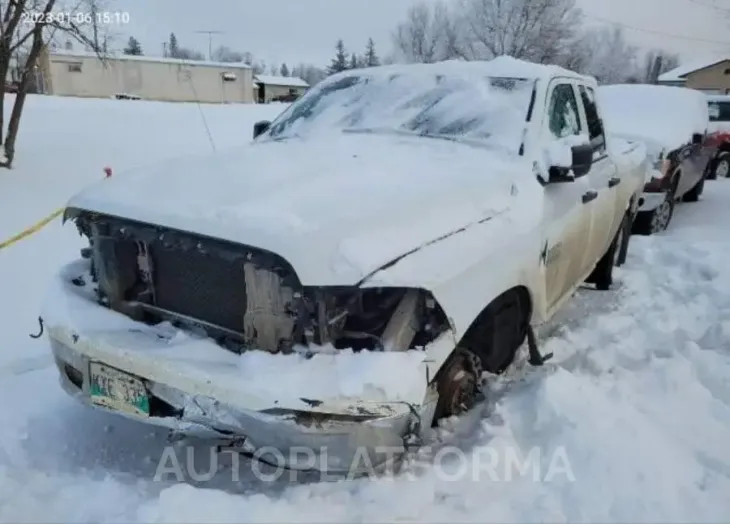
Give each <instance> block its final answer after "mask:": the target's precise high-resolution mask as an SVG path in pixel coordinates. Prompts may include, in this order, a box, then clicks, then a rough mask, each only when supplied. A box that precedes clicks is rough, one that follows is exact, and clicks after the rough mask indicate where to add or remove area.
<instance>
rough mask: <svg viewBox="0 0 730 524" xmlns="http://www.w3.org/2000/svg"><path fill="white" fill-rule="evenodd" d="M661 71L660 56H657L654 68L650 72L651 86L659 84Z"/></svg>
mask: <svg viewBox="0 0 730 524" xmlns="http://www.w3.org/2000/svg"><path fill="white" fill-rule="evenodd" d="M661 70H662V55H661V54H659V55H657V57H656V59H655V60H654V67H653V68H652V70H651V83H652V84H658V83H659V73H660V72H661Z"/></svg>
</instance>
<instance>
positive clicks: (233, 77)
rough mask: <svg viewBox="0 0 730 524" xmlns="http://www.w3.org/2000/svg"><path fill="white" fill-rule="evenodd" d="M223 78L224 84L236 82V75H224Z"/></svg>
mask: <svg viewBox="0 0 730 524" xmlns="http://www.w3.org/2000/svg"><path fill="white" fill-rule="evenodd" d="M221 78H222V79H223V81H224V82H235V81H236V73H222V74H221Z"/></svg>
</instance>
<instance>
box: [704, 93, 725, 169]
mask: <svg viewBox="0 0 730 524" xmlns="http://www.w3.org/2000/svg"><path fill="white" fill-rule="evenodd" d="M707 103H708V108H709V113H710V125H709V129H708V131H709V133H710V137H709V144H710V146H711V147H712V159H711V161H710V163H709V165H708V170H707V178H709V179H711V180H714V179H716V178H718V177H720V178H727V177H730V95H708V102H707Z"/></svg>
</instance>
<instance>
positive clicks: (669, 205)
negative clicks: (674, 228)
mask: <svg viewBox="0 0 730 524" xmlns="http://www.w3.org/2000/svg"><path fill="white" fill-rule="evenodd" d="M674 204H675V202H674V191H673V190H672V191H667V193H666V195H665V198H664V202H662V203H661V204H660V205H659V207H657V208H656V209H654V210H652V211H640V212H639V214H638V215H636V220H635V221H634V227H633V232H634V233H636V234H638V235H654V234H656V233H661V232H662V231H665V230H666V229H667V228H668V227H669V223H670V222H671V221H672V216H674Z"/></svg>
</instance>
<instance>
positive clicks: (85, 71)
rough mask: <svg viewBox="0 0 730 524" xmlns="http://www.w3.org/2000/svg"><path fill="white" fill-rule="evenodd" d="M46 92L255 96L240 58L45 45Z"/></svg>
mask: <svg viewBox="0 0 730 524" xmlns="http://www.w3.org/2000/svg"><path fill="white" fill-rule="evenodd" d="M39 66H40V67H39V68H40V70H41V72H42V76H43V86H44V92H45V93H46V94H52V95H60V96H81V97H96V98H108V97H113V96H115V95H133V96H135V97H139V98H141V99H143V100H163V101H171V102H172V101H174V102H194V101H197V102H204V103H228V102H243V103H250V102H253V101H254V98H253V95H254V85H253V72H252V70H251V67H250V66H248V65H246V64H243V63H224V62H207V61H194V60H182V59H175V58H158V57H148V56H130V55H122V54H110V55H107V56H106V57H105V58H104V60H101V59H100V58H99V57H98V56H97V55H96V54H94V53H89V52H81V51H68V50H44V52H43V53H41V56H40V58H39Z"/></svg>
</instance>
